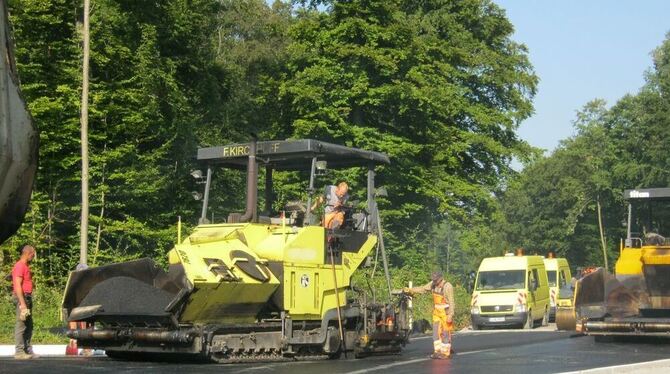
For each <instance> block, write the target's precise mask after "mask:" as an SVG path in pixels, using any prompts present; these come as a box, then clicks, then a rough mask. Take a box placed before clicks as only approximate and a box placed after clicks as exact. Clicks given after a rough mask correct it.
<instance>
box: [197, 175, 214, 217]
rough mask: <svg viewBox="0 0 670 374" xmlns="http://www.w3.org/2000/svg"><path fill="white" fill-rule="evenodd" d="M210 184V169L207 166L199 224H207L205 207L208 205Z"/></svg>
mask: <svg viewBox="0 0 670 374" xmlns="http://www.w3.org/2000/svg"><path fill="white" fill-rule="evenodd" d="M211 184H212V168H211V167H210V166H207V182H206V183H205V198H204V199H203V201H202V213H201V214H200V222H198V223H199V224H201V225H202V224H204V223H205V222H207V205H208V204H209V187H210V185H211Z"/></svg>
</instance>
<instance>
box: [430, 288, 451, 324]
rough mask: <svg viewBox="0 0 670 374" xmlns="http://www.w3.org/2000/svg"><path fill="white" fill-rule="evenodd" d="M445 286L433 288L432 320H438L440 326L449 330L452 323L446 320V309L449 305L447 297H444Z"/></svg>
mask: <svg viewBox="0 0 670 374" xmlns="http://www.w3.org/2000/svg"><path fill="white" fill-rule="evenodd" d="M446 286H447V285H446V284H445V285H443V286H442V287H439V288H433V322H439V323H440V325H441V326H440V327H442V328H443V329H445V330H447V331H451V330H452V326H453V323H448V322H447V309H449V308H450V305H449V303H448V302H447V298H446V297H444V287H446ZM438 291H439V292H438Z"/></svg>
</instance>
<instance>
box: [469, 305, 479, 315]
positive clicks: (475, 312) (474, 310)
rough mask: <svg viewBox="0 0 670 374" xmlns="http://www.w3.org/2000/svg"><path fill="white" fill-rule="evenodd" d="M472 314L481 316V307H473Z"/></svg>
mask: <svg viewBox="0 0 670 374" xmlns="http://www.w3.org/2000/svg"><path fill="white" fill-rule="evenodd" d="M470 313H472V314H479V307H478V306H473V307H472V308H471V309H470Z"/></svg>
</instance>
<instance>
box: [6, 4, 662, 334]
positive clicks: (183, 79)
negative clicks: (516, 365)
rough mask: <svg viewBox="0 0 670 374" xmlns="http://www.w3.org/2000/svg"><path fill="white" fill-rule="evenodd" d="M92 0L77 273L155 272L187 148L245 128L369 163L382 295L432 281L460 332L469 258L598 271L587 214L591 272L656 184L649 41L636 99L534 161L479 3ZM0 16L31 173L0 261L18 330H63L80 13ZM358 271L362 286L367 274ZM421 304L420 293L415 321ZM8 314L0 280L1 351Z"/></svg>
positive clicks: (285, 190)
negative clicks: (25, 323)
mask: <svg viewBox="0 0 670 374" xmlns="http://www.w3.org/2000/svg"><path fill="white" fill-rule="evenodd" d="M92 3H93V6H92V12H91V48H92V52H91V97H90V119H89V131H90V135H89V137H90V144H89V147H90V154H91V162H90V175H91V181H90V185H91V187H90V189H91V197H90V201H91V216H90V230H89V265H91V266H97V265H103V264H108V263H112V262H118V261H125V260H129V259H135V258H140V257H151V258H153V259H155V260H157V261H159V262H161V263H165V261H166V257H167V256H166V254H167V251H168V250H169V249H170V248H171V247H172V246H173V245H174V243H175V241H176V236H177V235H176V222H177V217H181V218H182V220H183V221H184V222H185V223H186V228H185V229H186V231H188V230H189V229H192V227H193V226H194V225H195V223H196V222H197V217H198V215H199V208H200V203H199V202H197V201H195V200H194V199H193V197H192V191H197V190H200V189H202V186H201V185H198V184H196V182H195V181H194V180H193V178H192V177H191V176H190V172H191V171H192V170H194V169H197V168H199V167H200V166H199V165H198V164H197V163H196V161H195V154H196V150H197V148H198V147H202V146H212V145H222V144H228V143H234V142H241V141H246V140H248V139H249V137H250V134H251V133H255V134H258V136H259V138H261V139H288V138H316V139H320V140H324V141H330V142H335V143H340V144H344V145H348V146H353V147H359V148H365V149H371V150H376V151H381V152H385V153H387V154H389V155H390V157H391V160H392V163H391V165H389V166H387V167H385V168H383V169H382V170H380V171H379V173H378V175H379V178H378V184H379V185H383V186H384V187H386V189H387V191H388V197H387V198H385V199H384V200H383V201H381V202H380V210H381V211H382V219H383V222H384V227H385V234H386V237H385V239H386V242H387V247H388V249H389V258H390V263H391V272H392V275H393V281H394V283H395V284H394V285H395V286H397V287H400V286H402V285H405V284H406V283H407V282H408V281H413V282H414V283H415V284H416V283H423V282H426V281H427V280H428V279H429V274H430V272H431V271H432V270H434V269H436V268H438V269H441V270H443V271H445V272H446V274H447V279H448V280H450V281H451V282H453V283H454V284H455V285H456V290H457V311H458V317H457V322H458V324H459V326H465V325H467V324H468V323H469V309H468V306H469V296H468V292H467V288H468V283H469V281H470V278H469V274H470V273H471V272H472V271H475V270H476V268H477V266H478V264H479V262H480V261H481V259H482V258H484V257H487V256H492V255H500V254H502V253H504V252H506V251H510V250H513V249H515V248H518V247H523V248H524V249H525V250H526V252H527V253H537V254H541V255H544V254H546V253H547V252H548V251H554V252H556V253H557V254H558V255H559V256H564V257H567V258H568V260H569V261H570V263H571V265H572V267H573V271H574V270H575V269H576V268H577V267H579V266H588V265H602V264H603V251H602V248H601V239H600V234H599V228H598V219H597V213H598V206H599V207H600V209H601V213H602V217H603V228H604V230H603V232H604V235H605V239H606V240H605V241H606V255H607V256H608V259H609V264H610V266H611V265H612V264H613V261H614V260H615V259H616V257H617V253H618V247H619V240H620V238H621V237H622V236H623V231H624V228H623V227H622V224H621V223H622V221H623V220H624V217H625V210H624V209H625V207H624V202H623V199H622V192H623V190H624V189H627V188H634V187H666V186H668V185H670V183H669V182H670V171H669V170H670V169H669V168H668V165H669V164H670V163H669V161H670V153H669V152H667V150H668V149H670V147H669V146H670V144H669V143H670V136H669V135H670V134H669V132H670V40H669V39H667V38H666V40H665V41H664V42H663V43H662V45H660V46H659V47H658V48H657V49H656V50H655V51H654V52H653V53H652V58H653V68H652V69H651V70H650V71H647V72H644V74H645V77H646V84H645V85H644V86H643V87H641V88H640V90H639V92H638V93H636V94H634V95H628V96H625V97H623V98H621V99H620V100H619V101H618V102H616V103H614V104H613V105H611V106H608V105H607V104H606V103H605V102H603V101H602V100H598V99H594V100H593V101H592V102H589V103H585V105H584V108H583V109H582V110H581V111H580V112H578V113H577V115H576V117H575V120H574V126H575V129H576V132H575V135H574V136H573V137H571V138H569V139H566V140H564V141H563V142H562V143H561V144H560V146H559V147H558V148H557V149H556V150H555V151H553V152H552V153H551V154H548V155H545V154H543V152H542V151H541V150H539V149H536V148H533V147H532V146H530V145H529V144H528V143H526V142H525V141H523V140H522V139H520V138H519V136H518V134H517V132H516V130H517V129H518V126H519V124H520V123H521V121H523V120H524V119H526V118H528V117H529V116H530V115H531V114H532V113H533V104H532V102H533V97H534V95H535V93H536V88H537V84H538V79H539V77H538V76H537V75H536V74H535V72H534V70H533V67H532V65H531V63H530V62H529V59H528V51H527V49H526V47H525V46H524V45H523V44H520V43H518V42H516V41H514V40H513V39H512V35H513V32H514V27H513V25H512V24H511V23H510V21H509V20H508V19H507V17H506V15H505V12H504V10H503V9H501V8H500V7H498V6H497V5H496V4H495V3H494V2H492V1H489V0H457V1H445V0H424V1H415V0H383V1H374V0H347V1H334V0H324V1H318V0H315V1H292V2H291V1H284V2H282V1H276V2H274V3H273V4H268V3H267V2H266V1H264V0H243V1H237V0H163V1H144V0H142V1H138V0H94V1H93V2H92ZM9 8H10V17H11V21H12V27H13V36H14V39H15V44H16V58H17V66H18V70H19V74H20V78H21V87H22V90H23V94H24V96H25V99H26V101H27V102H28V106H29V109H30V111H31V113H32V115H33V118H34V120H35V123H36V124H37V126H38V128H39V129H40V165H39V170H38V176H37V181H36V184H35V188H34V191H33V196H32V202H31V209H30V211H29V212H28V214H27V215H26V220H25V222H24V225H23V227H22V228H21V230H20V231H19V233H18V234H17V235H15V236H14V237H13V238H12V239H10V240H8V241H7V242H6V243H4V244H3V245H2V246H0V272H1V273H2V274H6V273H8V272H9V271H10V269H11V266H12V265H13V263H14V262H15V261H16V258H17V254H16V246H17V245H18V244H19V243H24V242H28V243H34V244H35V246H36V247H37V249H38V257H37V260H36V261H35V264H34V266H33V269H34V270H33V271H34V278H35V281H36V284H37V287H38V288H37V292H36V315H37V318H36V324H37V330H36V337H35V340H36V341H40V342H52V341H63V336H62V335H61V334H60V333H59V331H60V330H61V328H62V323H60V322H59V304H60V298H61V295H62V290H63V287H64V284H65V282H66V280H67V275H68V273H69V271H72V270H73V269H74V268H75V266H76V264H77V263H78V260H79V215H80V214H79V209H80V201H81V196H80V189H79V185H80V175H81V173H80V161H81V159H80V143H79V103H80V94H81V88H80V87H81V58H82V50H81V39H82V38H81V28H82V20H83V19H82V4H81V2H80V1H77V0H48V1H47V0H10V1H9ZM641 73H642V72H641ZM514 159H516V160H519V161H520V162H521V163H522V164H523V165H524V168H523V170H522V171H520V172H517V171H514V170H513V169H512V168H511V167H510V165H511V163H512V160H514ZM343 176H345V177H346V178H347V180H349V181H350V184H351V187H352V194H353V195H354V199H358V200H361V201H364V199H365V197H364V196H362V191H363V186H364V185H365V172H364V171H363V170H355V169H354V170H351V171H349V172H347V173H346V174H344V175H333V174H331V175H330V176H329V178H331V179H332V178H336V177H343ZM278 177H279V178H280V180H282V181H283V183H276V184H275V188H276V191H275V192H276V194H277V197H278V202H277V206H276V208H278V209H280V208H281V205H282V204H283V203H284V202H286V201H287V200H291V199H296V198H304V197H305V196H306V179H305V178H302V181H300V182H299V181H298V180H299V178H295V176H294V175H279V176H278ZM329 178H325V179H319V181H318V183H319V184H321V185H323V184H329V183H332V181H331V180H329ZM244 183H245V182H244V176H243V175H242V174H241V173H238V172H217V174H216V175H215V179H214V182H213V184H214V191H213V195H212V201H211V202H210V210H209V212H208V216H211V217H213V218H214V221H219V220H220V219H219V218H218V217H227V215H228V213H229V212H234V211H243V210H244V206H243V204H244V196H243V194H244ZM260 195H261V196H262V192H261V194H260ZM378 270H379V269H378ZM363 272H367V273H365V274H366V275H372V274H369V272H370V270H369V269H363ZM373 279H375V281H378V284H379V285H381V274H380V273H377V274H375V277H374V278H373ZM429 302H430V301H429V300H427V298H423V299H420V301H419V302H418V304H417V306H416V310H417V314H418V315H419V316H424V315H427V313H428V312H429V308H428V303H429ZM13 318H14V317H13V306H12V305H11V301H10V296H9V293H7V292H4V293H3V294H2V295H1V297H0V341H11V335H12V329H13Z"/></svg>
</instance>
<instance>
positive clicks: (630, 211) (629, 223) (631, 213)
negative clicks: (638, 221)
mask: <svg viewBox="0 0 670 374" xmlns="http://www.w3.org/2000/svg"><path fill="white" fill-rule="evenodd" d="M632 220H633V205H632V204H631V203H630V202H629V203H628V224H627V225H626V239H629V240H630V239H631V232H630V231H631V228H630V225H631V221H632Z"/></svg>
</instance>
